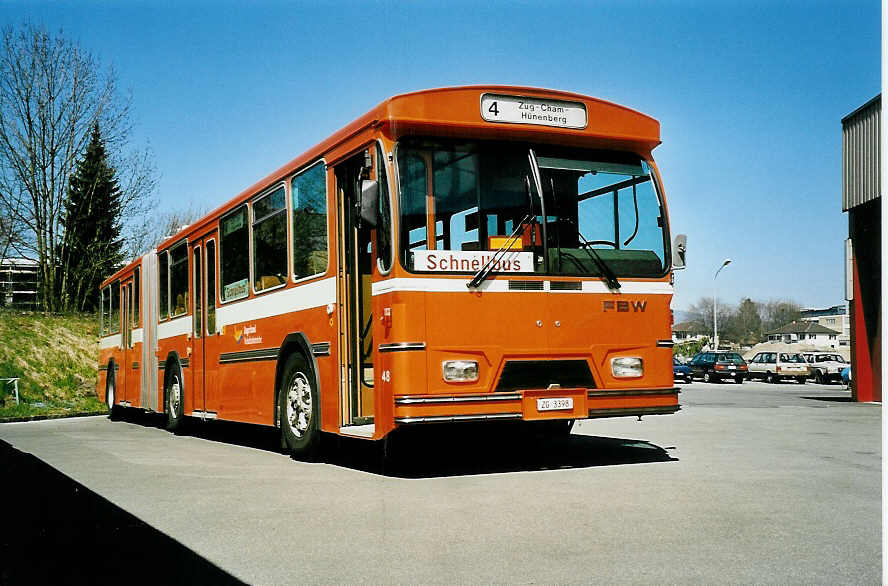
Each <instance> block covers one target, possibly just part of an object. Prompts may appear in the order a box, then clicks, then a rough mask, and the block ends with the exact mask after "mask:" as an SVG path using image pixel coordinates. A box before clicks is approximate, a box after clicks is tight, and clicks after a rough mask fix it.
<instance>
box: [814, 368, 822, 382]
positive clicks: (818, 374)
mask: <svg viewBox="0 0 888 586" xmlns="http://www.w3.org/2000/svg"><path fill="white" fill-rule="evenodd" d="M814 382H815V383H817V384H818V385H822V384H823V374H822V373H821V372H820V371H819V370H816V371H814Z"/></svg>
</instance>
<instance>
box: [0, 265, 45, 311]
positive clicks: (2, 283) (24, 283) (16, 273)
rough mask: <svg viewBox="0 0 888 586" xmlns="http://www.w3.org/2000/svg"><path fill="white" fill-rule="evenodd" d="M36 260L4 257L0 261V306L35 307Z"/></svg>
mask: <svg viewBox="0 0 888 586" xmlns="http://www.w3.org/2000/svg"><path fill="white" fill-rule="evenodd" d="M37 281H38V277H37V261H33V260H28V259H26V258H4V259H3V260H2V261H0V307H15V308H18V309H36V308H37Z"/></svg>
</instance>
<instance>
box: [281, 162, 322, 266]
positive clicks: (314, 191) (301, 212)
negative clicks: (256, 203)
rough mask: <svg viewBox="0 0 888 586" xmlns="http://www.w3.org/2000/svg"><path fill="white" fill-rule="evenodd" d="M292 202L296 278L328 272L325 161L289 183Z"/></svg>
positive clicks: (316, 164)
mask: <svg viewBox="0 0 888 586" xmlns="http://www.w3.org/2000/svg"><path fill="white" fill-rule="evenodd" d="M290 197H291V198H292V200H293V201H292V203H293V278H294V279H302V278H304V277H310V276H312V275H318V274H322V273H324V272H326V271H327V175H326V171H325V166H324V163H323V161H321V162H318V163H315V164H314V165H312V166H311V167H309V168H308V169H306V170H305V171H303V172H301V173H299V174H298V175H296V176H295V177H293V180H292V181H291V183H290Z"/></svg>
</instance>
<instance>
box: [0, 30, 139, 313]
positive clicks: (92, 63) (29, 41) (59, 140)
mask: <svg viewBox="0 0 888 586" xmlns="http://www.w3.org/2000/svg"><path fill="white" fill-rule="evenodd" d="M129 113H130V99H129V97H121V96H120V95H119V92H118V90H117V76H116V74H115V72H114V70H113V69H112V68H107V69H105V70H100V68H99V65H98V63H97V62H96V60H95V58H94V57H93V56H92V55H91V54H90V53H89V52H87V51H86V50H84V49H83V48H81V47H80V46H79V45H77V44H75V43H72V42H70V41H68V40H66V39H65V38H64V37H63V36H62V34H61V32H60V33H59V34H58V35H56V36H53V35H51V34H50V33H48V32H47V31H46V30H45V29H43V28H39V27H36V26H34V25H31V24H26V25H24V26H22V27H21V28H20V29H14V28H13V27H6V28H5V29H3V31H2V40H0V204H2V205H3V206H4V207H5V208H6V209H9V210H13V211H14V214H15V217H14V220H15V221H16V222H19V223H20V225H21V226H23V228H24V229H25V231H26V232H25V235H24V238H23V246H24V247H25V249H27V250H30V251H31V252H32V253H33V256H34V258H35V259H36V260H37V262H38V268H39V276H40V298H41V300H42V301H43V304H44V307H45V308H46V309H47V310H50V311H54V310H57V309H59V308H60V291H59V288H60V283H61V282H63V281H64V275H63V274H61V273H62V271H63V269H62V268H60V265H59V262H58V255H59V252H60V249H61V246H62V239H63V236H64V233H63V229H62V227H61V226H60V222H59V219H60V218H61V215H62V209H63V204H64V200H65V197H66V194H67V187H68V179H69V177H70V176H71V173H72V171H73V170H74V168H75V164H76V161H77V159H78V157H79V156H81V155H82V153H83V151H84V148H85V146H86V144H87V141H88V139H89V134H90V130H91V128H92V126H93V125H94V124H95V123H96V122H98V123H99V124H100V125H101V128H102V132H103V135H104V137H105V140H106V142H107V144H108V150H109V152H111V153H112V156H115V155H113V154H115V153H117V154H116V156H115V163H116V165H118V166H117V170H118V172H119V173H120V175H121V182H120V185H121V191H122V194H123V198H122V201H123V213H122V215H123V216H124V217H128V216H130V215H131V214H133V213H134V212H135V213H139V212H142V213H144V212H145V211H146V210H147V209H148V208H149V207H150V202H149V201H148V200H149V198H150V197H151V194H152V192H153V189H154V185H155V180H154V179H153V177H154V170H153V167H152V166H151V164H150V154H149V153H147V152H146V153H143V154H141V155H140V154H135V155H120V154H119V153H120V152H121V150H122V148H123V147H124V145H126V144H127V142H128V139H129V135H130V130H131V126H130V124H129ZM130 223H131V222H130Z"/></svg>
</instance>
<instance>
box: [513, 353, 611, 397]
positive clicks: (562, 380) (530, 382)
mask: <svg viewBox="0 0 888 586" xmlns="http://www.w3.org/2000/svg"><path fill="white" fill-rule="evenodd" d="M549 385H561V387H563V388H565V389H571V388H585V389H593V388H595V380H594V379H593V378H592V371H590V370H589V364H588V363H587V362H586V361H585V360H511V361H509V362H507V363H506V365H505V367H503V374H502V375H501V376H500V379H499V383H498V384H497V385H496V392H498V393H500V392H507V391H516V390H519V389H545V388H548V387H549Z"/></svg>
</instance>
